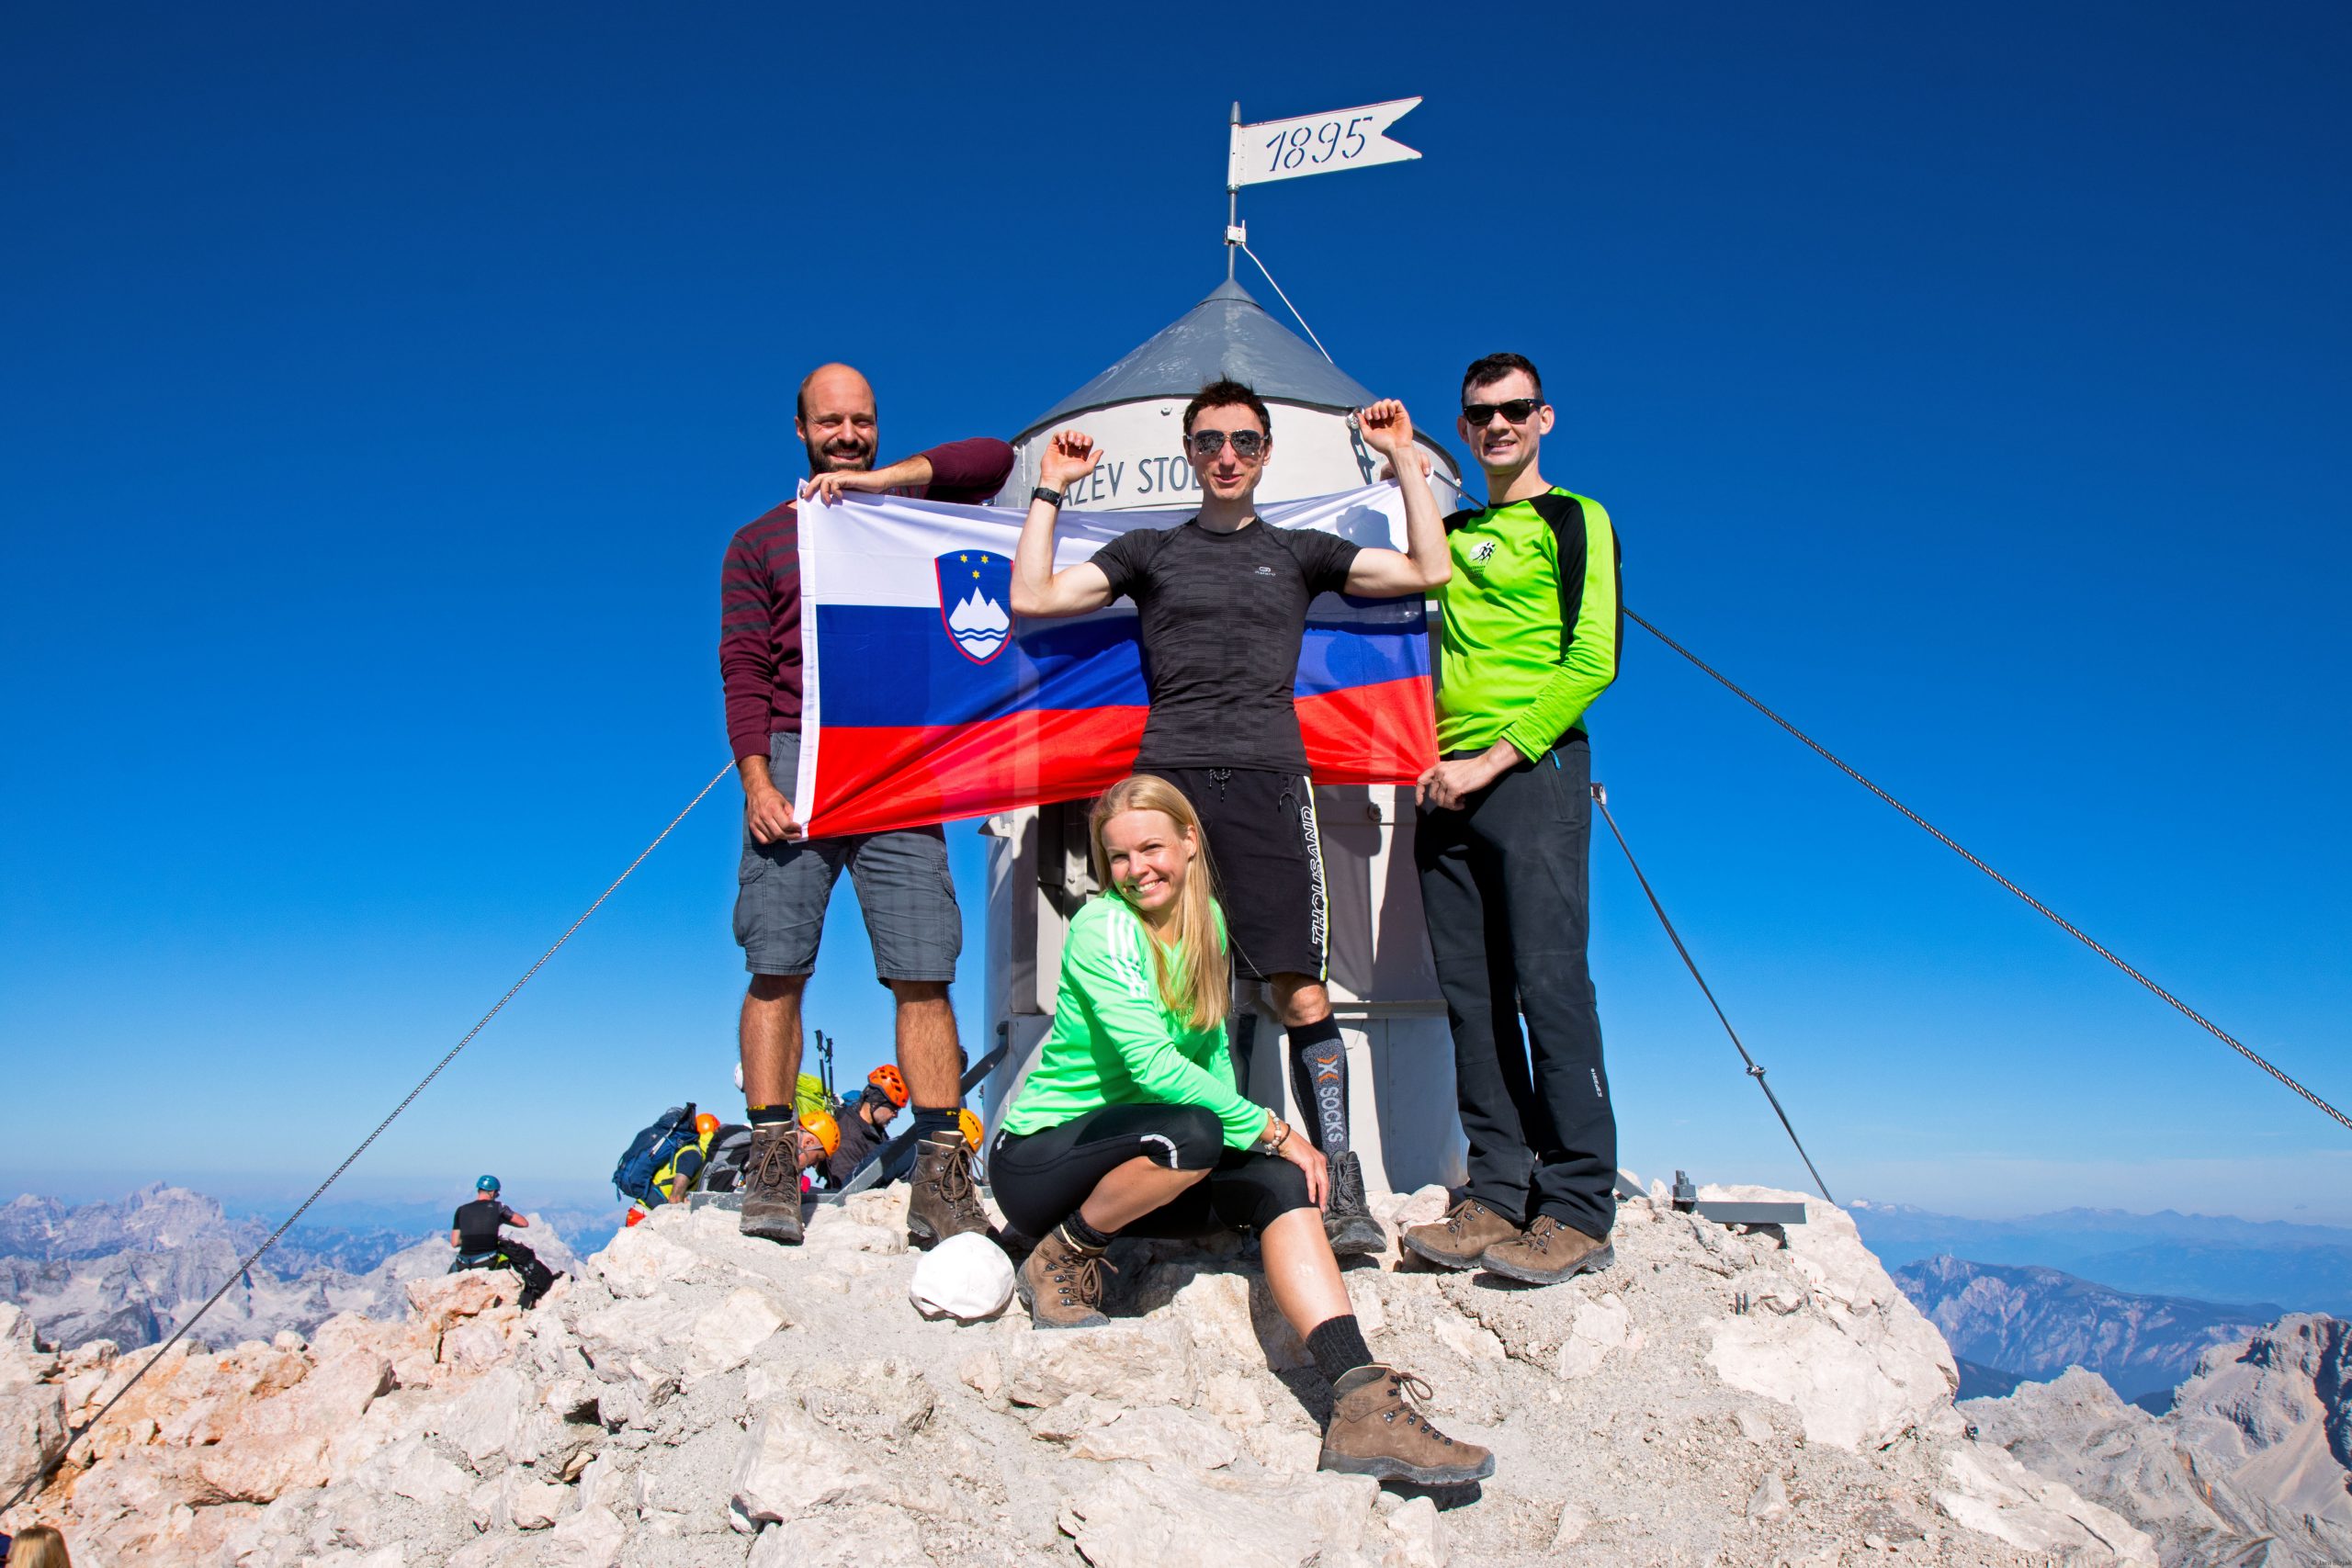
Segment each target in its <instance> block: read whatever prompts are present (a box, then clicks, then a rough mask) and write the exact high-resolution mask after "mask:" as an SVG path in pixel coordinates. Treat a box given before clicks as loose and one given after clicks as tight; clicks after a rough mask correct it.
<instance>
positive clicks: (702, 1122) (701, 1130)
mask: <svg viewBox="0 0 2352 1568" xmlns="http://www.w3.org/2000/svg"><path fill="white" fill-rule="evenodd" d="M716 1132H718V1117H716V1116H713V1115H712V1114H711V1113H710V1112H709V1111H704V1112H703V1113H702V1114H701V1115H699V1116H697V1117H695V1137H697V1138H707V1137H709V1136H710V1135H711V1134H713V1133H716Z"/></svg>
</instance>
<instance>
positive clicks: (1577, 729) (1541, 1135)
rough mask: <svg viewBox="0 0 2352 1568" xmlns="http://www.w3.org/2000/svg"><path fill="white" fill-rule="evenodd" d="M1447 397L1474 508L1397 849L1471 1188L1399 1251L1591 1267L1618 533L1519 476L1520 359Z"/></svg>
mask: <svg viewBox="0 0 2352 1568" xmlns="http://www.w3.org/2000/svg"><path fill="white" fill-rule="evenodd" d="M1462 401H1463V417H1462V423H1461V426H1460V429H1461V432H1462V434H1463V437H1464V439H1465V440H1467V441H1468V442H1469V443H1470V447H1471V451H1472V454H1473V455H1474V456H1476V457H1477V459H1478V463H1479V466H1480V467H1481V468H1484V469H1485V470H1486V475H1487V496H1488V502H1487V505H1486V506H1485V507H1484V508H1481V509H1478V510H1476V511H1470V512H1461V513H1455V514H1454V515H1453V516H1452V517H1449V518H1447V519H1446V532H1447V540H1446V542H1447V546H1448V548H1449V551H1450V554H1451V556H1452V559H1453V577H1452V578H1451V580H1450V581H1447V582H1446V583H1445V584H1444V586H1443V587H1442V588H1441V589H1438V590H1435V591H1433V596H1434V597H1436V598H1437V599H1438V600H1439V603H1440V607H1441V611H1442V630H1441V634H1440V643H1439V660H1438V696H1437V735H1438V752H1439V756H1440V761H1438V763H1437V765H1436V766H1435V767H1433V768H1431V769H1430V771H1429V772H1428V773H1425V774H1423V775H1422V778H1421V785H1420V799H1421V816H1420V821H1419V833H1418V836H1417V839H1416V848H1415V858H1416V861H1417V863H1418V864H1419V870H1420V880H1421V903H1422V906H1423V908H1425V910H1426V911H1427V914H1428V918H1429V930H1430V947H1431V949H1432V950H1433V952H1434V953H1435V955H1436V958H1437V973H1438V983H1439V985H1440V987H1442V989H1443V991H1444V993H1445V1003H1446V1012H1447V1015H1448V1018H1449V1020H1450V1021H1451V1023H1452V1026H1453V1058H1454V1075H1455V1093H1456V1096H1457V1099H1458V1100H1459V1103H1460V1106H1461V1111H1462V1129H1463V1132H1464V1134H1466V1135H1467V1136H1468V1138H1469V1140H1470V1184H1469V1187H1468V1189H1467V1191H1466V1193H1465V1195H1464V1198H1463V1200H1462V1201H1461V1202H1459V1203H1457V1204H1456V1205H1455V1206H1454V1208H1453V1212H1452V1213H1449V1214H1447V1215H1446V1217H1445V1218H1444V1219H1443V1220H1441V1221H1438V1222H1436V1223H1435V1224H1427V1225H1419V1226H1416V1227H1414V1228H1413V1229H1411V1230H1408V1232H1406V1234H1405V1245H1406V1246H1408V1247H1411V1248H1412V1249H1413V1250H1414V1251H1415V1252H1418V1253H1419V1254H1420V1255H1421V1256H1422V1257H1424V1258H1429V1259H1430V1260H1431V1261H1433V1262H1437V1263H1442V1264H1445V1265H1448V1266H1450V1267H1453V1268H1460V1269H1467V1268H1481V1269H1491V1270H1493V1271H1495V1272H1497V1273H1499V1274H1503V1275H1507V1276H1509V1277H1510V1278H1512V1279H1517V1280H1528V1281H1530V1282H1532V1283H1536V1284H1551V1283H1553V1282H1555V1281H1557V1280H1565V1279H1567V1278H1569V1277H1570V1276H1571V1275H1575V1274H1578V1273H1582V1272H1585V1271H1586V1270H1588V1269H1604V1268H1607V1267H1608V1266H1609V1263H1610V1262H1611V1253H1610V1249H1609V1232H1610V1227H1611V1224H1612V1222H1613V1221H1614V1219H1615V1216H1616V1203H1615V1199H1614V1196H1613V1191H1614V1188H1615V1184H1616V1176H1617V1121H1616V1115H1615V1112H1614V1111H1612V1110H1611V1107H1610V1104H1609V1079H1608V1075H1607V1071H1606V1069H1605V1068H1604V1067H1603V1066H1602V1064H1601V1054H1600V1012H1599V1010H1598V1009H1597V1008H1596V1007H1595V1005H1594V1001H1593V992H1592V976H1591V972H1590V970H1589V967H1588V965H1587V963H1586V955H1585V942H1586V933H1587V929H1588V924H1589V921H1588V917H1587V908H1586V871H1587V863H1588V859H1589V855H1588V852H1589V848H1590V845H1591V839H1592V798H1591V781H1592V760H1591V752H1590V749H1589V744H1588V742H1587V740H1586V737H1585V728H1584V715H1585V710H1586V708H1588V707H1589V706H1590V705H1592V702H1593V699H1594V698H1596V697H1598V696H1600V694H1601V693H1602V692H1603V691H1604V690H1606V689H1607V688H1608V686H1609V683H1610V682H1612V681H1614V680H1615V679H1616V678H1617V649H1618V643H1619V641H1620V634H1621V632H1622V630H1623V625H1622V619H1623V618H1622V616H1621V615H1620V612H1619V609H1618V597H1617V588H1618V582H1617V536H1616V533H1615V532H1614V530H1612V529H1611V527H1610V525H1609V513H1607V512H1605V511H1603V510H1602V509H1601V507H1600V503H1599V502H1594V501H1591V500H1589V499H1587V498H1586V497H1583V496H1579V495H1571V494H1570V493H1568V492H1567V491H1564V490H1560V489H1557V488H1555V487H1554V486H1553V485H1551V484H1549V483H1548V482H1546V481H1545V479H1544V476H1543V474H1542V473H1541V472H1540V471H1539V469H1538V468H1537V465H1536V454H1537V450H1538V448H1539V446H1541V444H1542V441H1543V437H1544V434H1545V433H1546V432H1548V431H1549V430H1550V429H1551V428H1552V421H1553V411H1552V408H1551V405H1549V404H1548V403H1546V402H1544V388H1543V382H1542V380H1541V379H1540V378H1538V376H1537V375H1536V372H1535V367H1534V366H1532V365H1531V364H1529V363H1528V362H1527V361H1526V360H1525V359H1523V358H1521V356H1519V355H1515V354H1498V355H1488V356H1487V357H1486V358H1484V359H1481V360H1479V361H1477V362H1476V364H1474V365H1472V366H1471V367H1470V368H1469V370H1468V372H1467V373H1466V374H1465V375H1464V378H1463V386H1462ZM1522 1014H1524V1015H1525V1017H1526V1020H1527V1032H1526V1037H1525V1039H1524V1041H1522V1039H1521V1032H1520V1018H1521V1015H1522Z"/></svg>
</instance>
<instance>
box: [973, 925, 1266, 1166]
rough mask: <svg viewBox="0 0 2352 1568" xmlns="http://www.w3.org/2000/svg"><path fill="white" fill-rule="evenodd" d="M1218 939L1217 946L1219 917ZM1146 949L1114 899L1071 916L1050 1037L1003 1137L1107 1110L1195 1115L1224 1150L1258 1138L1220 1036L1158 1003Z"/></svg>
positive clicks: (1259, 1117) (1258, 1127)
mask: <svg viewBox="0 0 2352 1568" xmlns="http://www.w3.org/2000/svg"><path fill="white" fill-rule="evenodd" d="M1216 930H1217V938H1218V940H1219V941H1220V942H1222V941H1223V940H1224V937H1225V911H1224V910H1223V909H1219V910H1217V914H1216ZM1151 942H1152V936H1151V932H1150V931H1148V929H1147V928H1146V927H1145V925H1144V923H1143V917H1141V916H1140V915H1138V914H1136V912H1135V910H1134V909H1133V908H1130V907H1129V906H1128V904H1127V902H1126V901H1125V899H1123V898H1121V897H1119V896H1118V895H1117V894H1115V893H1105V894H1103V895H1101V896H1100V897H1095V898H1093V899H1091V900H1090V901H1089V902H1088V904H1087V905H1086V907H1085V908H1082V909H1080V910H1079V912H1078V918H1077V919H1074V920H1072V921H1070V923H1069V937H1068V938H1067V939H1066V940H1065V941H1064V942H1063V943H1062V977H1061V989H1060V992H1059V994H1057V996H1056V997H1055V998H1054V1027H1053V1032H1051V1033H1049V1034H1047V1035H1046V1043H1045V1044H1043V1045H1042V1046H1040V1047H1038V1050H1037V1062H1036V1065H1035V1066H1033V1067H1031V1068H1030V1069H1029V1077H1028V1078H1027V1079H1026V1080H1025V1081H1024V1082H1023V1084H1022V1086H1021V1092H1020V1094H1019V1095H1018V1096H1016V1097H1015V1098H1014V1100H1013V1101H1012V1110H1010V1111H1006V1112H1005V1113H1004V1130H1005V1131H1006V1132H1008V1133H1013V1134H1023V1133H1042V1132H1044V1131H1045V1130H1046V1128H1048V1127H1058V1126H1060V1125H1061V1124H1062V1123H1063V1122H1067V1121H1069V1120H1070V1119H1071V1118H1072V1117H1075V1116H1081V1115H1084V1114H1085V1113H1086V1112H1087V1111H1099V1110H1101V1109H1102V1108H1103V1106H1105V1105H1197V1106H1200V1107H1201V1108H1203V1109H1204V1110H1206V1111H1214V1112H1215V1113H1216V1118H1217V1120H1218V1121H1219V1122H1223V1123H1225V1142H1226V1146H1227V1147H1228V1148H1236V1149H1246V1148H1248V1147H1249V1146H1250V1145H1252V1144H1254V1143H1256V1142H1257V1141H1258V1139H1259V1137H1260V1135H1261V1134H1263V1133H1264V1132H1265V1130H1266V1111H1265V1108H1264V1107H1263V1106H1260V1105H1253V1104H1251V1103H1250V1101H1249V1100H1244V1099H1243V1098H1242V1097H1241V1094H1240V1091H1239V1090H1238V1089H1235V1088H1234V1087H1233V1055H1232V1053H1231V1051H1230V1050H1228V1049H1227V1044H1226V1034H1225V1029H1224V1026H1223V1025H1219V1026H1217V1027H1216V1028H1214V1029H1194V1028H1193V1026H1192V1025H1191V1024H1190V1023H1188V1022H1187V1021H1185V1020H1183V1019H1182V1018H1181V1017H1179V1016H1178V1015H1176V1014H1174V1013H1171V1012H1170V1011H1169V1010H1168V1009H1167V1007H1166V1005H1165V1004H1164V1003H1162V1002H1161V1001H1160V999H1159V983H1158V982H1157V981H1156V980H1155V979H1154V978H1153V977H1152V962H1151ZM1169 956H1170V959H1171V960H1173V959H1176V958H1179V957H1181V950H1178V951H1177V952H1172V953H1170V955H1169Z"/></svg>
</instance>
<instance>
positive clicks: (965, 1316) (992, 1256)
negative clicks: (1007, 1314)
mask: <svg viewBox="0 0 2352 1568" xmlns="http://www.w3.org/2000/svg"><path fill="white" fill-rule="evenodd" d="M907 1299H908V1300H909V1301H910V1302H912V1303H915V1310H916V1311H917V1312H919V1313H921V1314H923V1316H925V1317H934V1318H936V1317H952V1318H955V1319H956V1321H957V1322H959V1323H976V1322H978V1320H980V1319H981V1318H984V1317H994V1316H995V1315H996V1314H999V1313H1001V1312H1002V1311H1003V1310H1004V1306H1005V1303H1007V1302H1009V1301H1011V1300H1012V1259H1011V1258H1007V1257H1006V1256H1005V1255H1004V1249H1003V1248H1002V1247H999V1246H997V1244H996V1243H995V1242H993V1241H990V1240H989V1238H988V1237H987V1236H986V1235H982V1234H980V1233H979V1232H978V1231H966V1232H965V1233H964V1234H963V1235H951V1236H949V1237H948V1238H947V1239H946V1240H945V1241H943V1242H941V1243H940V1244H939V1245H938V1246H937V1247H933V1248H932V1249H931V1250H930V1251H929V1252H928V1253H926V1254H924V1256H923V1260H922V1262H921V1263H918V1264H916V1265H915V1277H914V1280H913V1282H912V1283H910V1284H909V1285H908V1286H907Z"/></svg>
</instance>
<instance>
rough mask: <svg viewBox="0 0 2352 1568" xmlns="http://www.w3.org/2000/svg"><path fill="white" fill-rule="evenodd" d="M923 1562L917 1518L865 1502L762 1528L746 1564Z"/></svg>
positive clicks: (769, 1567) (845, 1567)
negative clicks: (769, 1527)
mask: <svg viewBox="0 0 2352 1568" xmlns="http://www.w3.org/2000/svg"><path fill="white" fill-rule="evenodd" d="M926 1561H928V1560H927V1559H926V1558H925V1557H924V1555H923V1550H922V1529H921V1528H920V1527H918V1526H917V1525H916V1523H915V1521H914V1520H913V1519H912V1518H910V1517H908V1516H907V1515H906V1514H905V1513H903V1512H901V1511H900V1510H899V1509H897V1508H893V1507H891V1506H888V1505H887V1504H881V1503H868V1504H865V1505H863V1506H856V1507H850V1508H843V1509H841V1510H839V1511H833V1512H828V1513H826V1514H823V1515H811V1516H809V1517H803V1518H797V1519H787V1520H786V1521H785V1522H784V1523H783V1524H780V1525H777V1526H775V1527H774V1528H772V1529H764V1530H762V1531H761V1532H760V1539H759V1540H758V1541H757V1543H755V1544H754V1545H753V1546H752V1555H751V1559H750V1561H749V1562H748V1563H747V1564H746V1565H745V1568H877V1565H879V1564H883V1563H890V1564H894V1565H895V1564H911V1563H921V1562H926Z"/></svg>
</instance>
